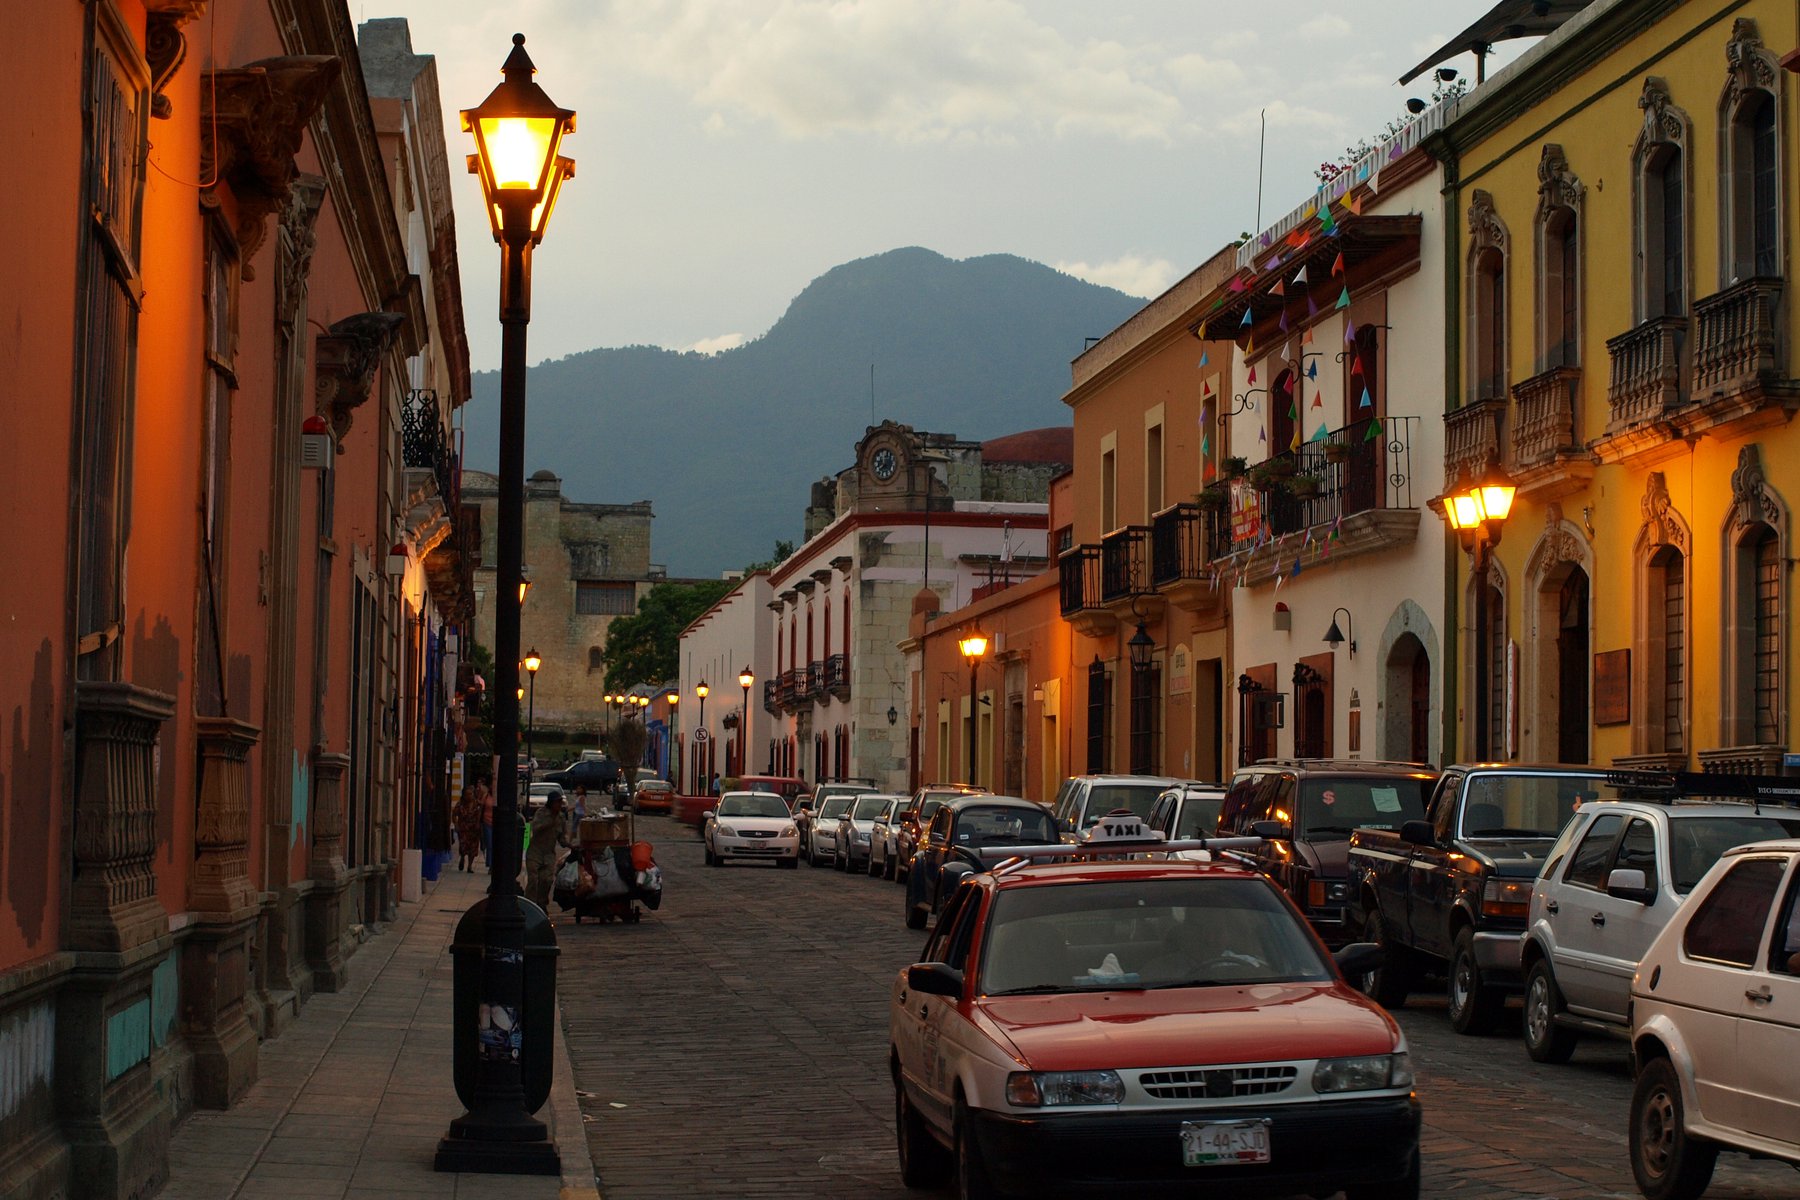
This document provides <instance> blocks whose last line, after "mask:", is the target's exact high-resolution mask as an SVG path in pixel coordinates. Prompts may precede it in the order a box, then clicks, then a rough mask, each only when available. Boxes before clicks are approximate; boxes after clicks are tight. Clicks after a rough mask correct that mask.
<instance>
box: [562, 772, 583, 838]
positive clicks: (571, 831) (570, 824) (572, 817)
mask: <svg viewBox="0 0 1800 1200" xmlns="http://www.w3.org/2000/svg"><path fill="white" fill-rule="evenodd" d="M585 816H587V786H586V785H585V784H580V783H578V784H576V785H575V803H574V804H573V805H572V806H571V807H570V809H569V819H568V821H567V822H566V823H565V826H564V834H565V836H567V837H568V839H569V840H570V841H571V842H573V841H574V840H575V835H576V833H577V832H579V831H580V829H581V818H583V817H585Z"/></svg>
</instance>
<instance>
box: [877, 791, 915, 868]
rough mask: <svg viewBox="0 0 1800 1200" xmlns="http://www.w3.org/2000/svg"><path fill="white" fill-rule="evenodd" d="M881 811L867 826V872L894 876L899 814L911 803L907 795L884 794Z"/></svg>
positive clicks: (898, 852)
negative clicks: (873, 821)
mask: <svg viewBox="0 0 1800 1200" xmlns="http://www.w3.org/2000/svg"><path fill="white" fill-rule="evenodd" d="M884 799H885V800H886V801H887V803H886V804H884V805H883V806H882V809H881V813H880V815H878V816H877V817H876V818H875V823H874V824H873V825H872V826H870V828H869V874H871V875H879V876H881V877H882V878H884V879H892V878H894V871H895V864H896V863H898V862H899V861H900V814H901V813H903V812H905V811H906V806H907V805H908V804H910V803H912V798H911V797H909V796H886V797H884Z"/></svg>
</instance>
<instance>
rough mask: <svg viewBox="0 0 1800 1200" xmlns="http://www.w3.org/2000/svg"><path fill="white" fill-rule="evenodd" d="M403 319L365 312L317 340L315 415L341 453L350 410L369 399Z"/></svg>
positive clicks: (336, 326) (338, 323) (345, 321)
mask: <svg viewBox="0 0 1800 1200" xmlns="http://www.w3.org/2000/svg"><path fill="white" fill-rule="evenodd" d="M405 319H406V318H405V317H403V316H401V315H400V314H399V313H386V312H366V313H357V314H356V315H355V316H350V317H345V318H344V319H343V320H341V321H338V322H336V323H335V324H333V325H332V326H331V331H330V332H329V333H322V334H320V335H319V337H318V343H317V353H316V356H315V360H314V371H315V376H316V378H315V380H314V389H315V392H316V395H315V397H314V400H315V403H316V411H317V412H318V413H319V415H320V416H322V417H324V418H325V419H326V420H327V421H328V422H330V424H331V432H332V436H333V437H334V438H336V440H337V443H338V450H339V451H340V452H342V450H343V443H344V438H345V437H346V436H347V435H348V434H349V432H350V418H351V413H352V411H353V410H355V409H357V408H359V407H361V406H362V405H363V404H364V403H365V402H366V401H367V400H368V398H369V389H370V388H371V387H372V386H374V383H375V368H376V367H378V366H380V365H381V357H382V355H384V354H386V353H387V350H388V347H389V346H391V345H392V344H393V341H394V335H395V334H396V333H397V332H399V327H400V325H401V323H402V322H403V321H405Z"/></svg>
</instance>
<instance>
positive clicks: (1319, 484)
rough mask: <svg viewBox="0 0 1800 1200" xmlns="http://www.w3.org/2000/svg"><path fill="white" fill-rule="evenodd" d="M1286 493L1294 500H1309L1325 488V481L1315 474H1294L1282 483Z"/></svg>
mask: <svg viewBox="0 0 1800 1200" xmlns="http://www.w3.org/2000/svg"><path fill="white" fill-rule="evenodd" d="M1282 486H1284V487H1286V488H1287V491H1288V494H1289V495H1290V496H1292V497H1294V499H1296V500H1311V499H1312V498H1313V497H1314V496H1317V495H1318V494H1319V493H1320V492H1322V491H1324V490H1325V481H1324V480H1323V479H1321V478H1319V477H1318V476H1317V475H1295V476H1293V477H1291V478H1289V479H1288V480H1286V481H1285V482H1284V483H1283V485H1282Z"/></svg>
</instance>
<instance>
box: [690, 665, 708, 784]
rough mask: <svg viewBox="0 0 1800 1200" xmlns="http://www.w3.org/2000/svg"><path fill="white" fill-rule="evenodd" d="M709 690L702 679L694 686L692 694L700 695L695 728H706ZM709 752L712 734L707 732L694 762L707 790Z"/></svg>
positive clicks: (701, 782) (701, 781)
mask: <svg viewBox="0 0 1800 1200" xmlns="http://www.w3.org/2000/svg"><path fill="white" fill-rule="evenodd" d="M711 690H712V689H710V688H708V687H707V686H706V680H704V679H702V680H701V681H700V682H699V684H698V685H697V686H696V687H695V688H694V695H696V696H698V697H700V723H699V724H698V725H696V726H694V728H695V729H698V730H702V731H704V730H705V729H706V693H707V692H709V691H711ZM711 754H712V736H711V735H710V734H708V735H707V738H706V740H705V741H703V742H701V743H700V761H699V762H697V763H695V764H694V766H695V769H696V770H697V771H698V772H699V774H700V786H701V787H702V788H704V789H705V790H706V791H708V792H711V790H712V771H711V770H709V769H708V763H707V761H706V760H707V757H708V756H709V755H711Z"/></svg>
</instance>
